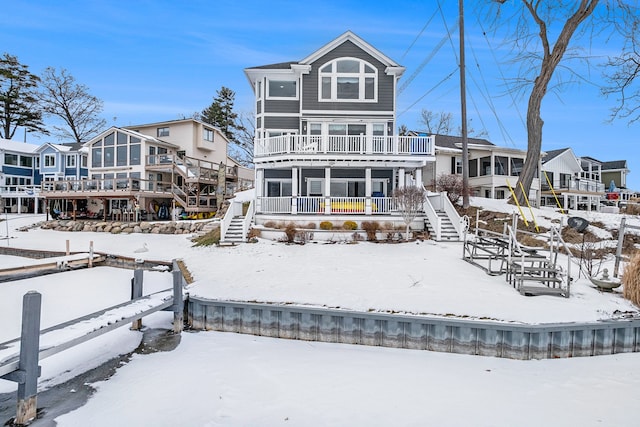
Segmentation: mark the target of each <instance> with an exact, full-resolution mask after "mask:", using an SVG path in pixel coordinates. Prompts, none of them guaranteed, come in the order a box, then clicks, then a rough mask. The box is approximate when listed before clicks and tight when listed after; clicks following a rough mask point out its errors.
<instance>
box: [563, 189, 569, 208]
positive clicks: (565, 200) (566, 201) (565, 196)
mask: <svg viewBox="0 0 640 427" xmlns="http://www.w3.org/2000/svg"><path fill="white" fill-rule="evenodd" d="M563 199H564V204H563V205H562V208H563V209H564V210H566V211H568V210H569V203H568V201H569V197H568V196H567V193H564V195H563Z"/></svg>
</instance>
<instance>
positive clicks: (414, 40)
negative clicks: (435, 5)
mask: <svg viewBox="0 0 640 427" xmlns="http://www.w3.org/2000/svg"><path fill="white" fill-rule="evenodd" d="M436 13H438V11H437V10H435V11H434V12H433V15H431V18H429V20H428V21H427V23H426V24H424V27H422V30H420V32H419V33H418V35H417V36H416V38H415V39H413V42H411V44H410V45H409V47H408V48H407V50H405V51H404V53H403V54H402V57H401V58H400V60H403V59H404V57H405V56H407V54H408V53H409V51H410V50H411V48H412V47H413V45H415V44H416V42H417V41H418V39H419V38H420V36H422V33H424V30H426V29H427V27H428V26H429V24H430V23H431V21H432V20H433V18H434V17H435V16H436Z"/></svg>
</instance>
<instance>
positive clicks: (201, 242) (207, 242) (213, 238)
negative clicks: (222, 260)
mask: <svg viewBox="0 0 640 427" xmlns="http://www.w3.org/2000/svg"><path fill="white" fill-rule="evenodd" d="M193 241H194V242H195V244H194V245H193V246H211V245H217V244H218V243H220V228H214V229H213V230H211V231H210V232H208V233H207V234H205V235H203V236H200V237H197V238H196V239H194V240H193Z"/></svg>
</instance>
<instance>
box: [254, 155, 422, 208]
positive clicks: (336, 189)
mask: <svg viewBox="0 0 640 427" xmlns="http://www.w3.org/2000/svg"><path fill="white" fill-rule="evenodd" d="M256 175H257V176H256V213H257V214H289V215H305V214H307V215H333V214H339V215H384V214H387V215H388V214H390V213H392V212H394V211H397V210H398V209H397V203H396V200H395V199H394V197H393V191H394V190H395V189H396V188H398V187H403V186H409V185H421V183H422V168H421V167H415V168H404V167H364V168H358V169H354V168H340V167H324V168H318V167H291V168H286V169H258V170H257V171H256Z"/></svg>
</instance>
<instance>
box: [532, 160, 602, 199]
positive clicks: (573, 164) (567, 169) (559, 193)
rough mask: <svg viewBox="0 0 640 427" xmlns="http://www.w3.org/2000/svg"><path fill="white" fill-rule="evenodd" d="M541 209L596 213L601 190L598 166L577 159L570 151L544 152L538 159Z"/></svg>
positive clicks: (592, 162)
mask: <svg viewBox="0 0 640 427" xmlns="http://www.w3.org/2000/svg"><path fill="white" fill-rule="evenodd" d="M541 170H542V176H541V178H540V179H541V180H542V196H541V202H542V205H547V206H554V205H555V206H558V207H559V208H561V209H584V210H588V211H591V210H598V211H599V210H600V202H601V201H602V200H603V198H604V194H605V186H604V184H603V183H602V175H601V174H602V167H601V162H599V161H597V160H595V159H592V158H590V157H583V158H579V157H576V155H575V154H574V153H573V150H572V149H571V148H562V149H559V150H550V151H547V152H546V154H545V156H544V157H543V159H542V169H541Z"/></svg>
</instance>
